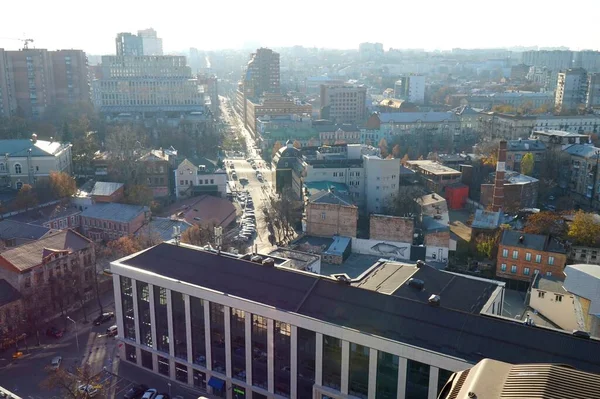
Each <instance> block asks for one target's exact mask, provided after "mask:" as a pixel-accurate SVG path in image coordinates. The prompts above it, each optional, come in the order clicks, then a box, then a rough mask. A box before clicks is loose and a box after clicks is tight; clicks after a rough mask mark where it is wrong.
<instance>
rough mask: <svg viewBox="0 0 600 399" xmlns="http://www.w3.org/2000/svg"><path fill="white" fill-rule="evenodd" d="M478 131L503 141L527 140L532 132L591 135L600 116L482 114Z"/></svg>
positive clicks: (595, 129) (596, 128) (597, 126)
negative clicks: (562, 132) (557, 131)
mask: <svg viewBox="0 0 600 399" xmlns="http://www.w3.org/2000/svg"><path fill="white" fill-rule="evenodd" d="M480 117H481V121H480V129H481V131H482V134H483V135H484V136H485V137H491V138H500V139H505V140H518V139H520V138H521V139H528V138H529V136H531V134H532V133H533V132H534V131H536V132H537V131H544V130H560V131H565V132H567V133H579V134H585V133H588V134H591V133H597V132H598V131H599V130H598V129H599V128H600V115H595V114H586V115H551V114H543V115H513V114H498V113H494V112H483V113H481V115H480Z"/></svg>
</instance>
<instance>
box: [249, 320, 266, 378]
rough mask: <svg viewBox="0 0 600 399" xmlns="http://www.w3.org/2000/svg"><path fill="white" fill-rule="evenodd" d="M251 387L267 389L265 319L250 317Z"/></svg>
mask: <svg viewBox="0 0 600 399" xmlns="http://www.w3.org/2000/svg"><path fill="white" fill-rule="evenodd" d="M252 356H253V358H252V385H254V386H257V387H260V388H264V389H267V319H266V318H265V317H262V316H259V315H255V314H253V315H252Z"/></svg>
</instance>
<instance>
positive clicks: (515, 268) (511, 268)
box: [510, 265, 517, 273]
mask: <svg viewBox="0 0 600 399" xmlns="http://www.w3.org/2000/svg"><path fill="white" fill-rule="evenodd" d="M510 272H511V273H516V272H517V265H512V266H511V267H510Z"/></svg>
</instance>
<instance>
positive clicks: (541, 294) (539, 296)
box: [538, 291, 546, 298]
mask: <svg viewBox="0 0 600 399" xmlns="http://www.w3.org/2000/svg"><path fill="white" fill-rule="evenodd" d="M545 295H546V293H545V292H544V291H538V298H543V297H544V296H545Z"/></svg>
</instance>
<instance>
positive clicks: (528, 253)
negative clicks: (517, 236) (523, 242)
mask: <svg viewBox="0 0 600 399" xmlns="http://www.w3.org/2000/svg"><path fill="white" fill-rule="evenodd" d="M525 260H526V261H527V262H531V252H526V253H525Z"/></svg>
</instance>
